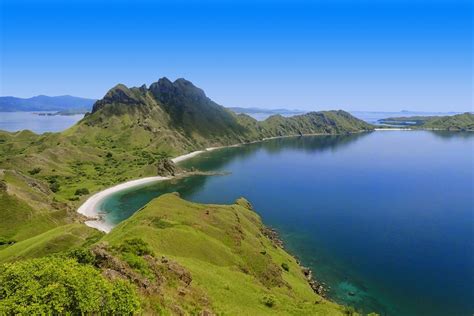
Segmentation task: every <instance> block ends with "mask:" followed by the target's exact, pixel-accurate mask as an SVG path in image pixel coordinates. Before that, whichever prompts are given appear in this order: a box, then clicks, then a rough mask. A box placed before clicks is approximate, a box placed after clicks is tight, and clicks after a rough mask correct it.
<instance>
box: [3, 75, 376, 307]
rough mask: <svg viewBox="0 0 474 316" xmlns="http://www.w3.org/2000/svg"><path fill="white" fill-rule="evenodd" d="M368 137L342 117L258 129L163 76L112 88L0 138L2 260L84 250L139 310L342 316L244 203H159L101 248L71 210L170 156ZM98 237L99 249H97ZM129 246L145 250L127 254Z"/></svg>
mask: <svg viewBox="0 0 474 316" xmlns="http://www.w3.org/2000/svg"><path fill="white" fill-rule="evenodd" d="M372 129H373V127H372V126H371V125H369V124H367V123H365V122H363V121H361V120H358V119H356V118H354V117H353V116H351V115H350V114H348V113H346V112H344V111H325V112H312V113H307V114H304V115H298V116H293V117H289V118H285V117H283V116H280V115H274V116H272V117H270V118H268V119H267V120H265V121H260V122H259V121H257V120H255V119H253V118H251V117H250V116H247V115H244V114H236V113H234V112H232V111H230V110H228V109H226V108H224V107H222V106H221V105H218V104H216V103H215V102H213V101H212V100H211V99H209V98H208V97H207V96H206V95H205V93H204V92H203V91H202V90H201V89H199V88H197V87H195V86H194V85H193V84H192V83H190V82H189V81H186V80H184V79H178V80H176V81H174V82H171V81H169V80H168V79H166V78H162V79H160V80H159V81H158V82H156V83H153V84H152V85H150V87H149V88H147V87H145V86H142V87H140V88H128V87H125V86H123V85H117V86H116V87H114V88H112V89H111V90H110V91H108V92H107V94H106V95H105V96H104V98H102V99H101V100H98V101H97V102H96V103H95V104H94V105H93V108H92V111H91V113H89V114H87V115H86V116H85V117H84V118H83V119H82V120H81V121H79V122H78V123H77V124H76V125H74V126H73V127H71V128H69V129H68V130H66V131H64V132H61V133H45V134H41V135H37V134H34V133H32V132H30V131H27V130H24V131H20V132H15V133H9V132H4V131H0V216H2V219H3V221H2V223H1V224H0V241H1V245H0V262H7V261H14V262H23V261H25V262H26V263H25V264H24V265H23V264H20V263H19V264H18V266H15V267H16V268H14V269H13V268H12V269H13V270H15V269H23V268H27V267H31V265H33V266H34V265H43V264H44V265H45V266H50V265H51V262H50V261H48V260H49V259H48V260H46V259H45V260H46V261H45V262H43V261H40V262H36V261H33V262H32V263H31V264H30V261H29V260H31V259H32V258H35V257H44V256H50V255H53V254H55V255H59V256H61V255H65V254H67V253H68V251H71V249H74V248H77V247H85V248H83V249H86V251H87V252H89V251H92V253H93V256H94V258H95V259H94V261H93V262H89V263H90V264H93V265H94V266H95V268H96V269H101V271H102V272H103V273H104V274H105V275H106V276H108V277H109V278H113V277H114V276H117V275H118V274H120V275H121V276H120V277H125V278H127V279H128V280H129V281H130V282H131V283H134V284H135V286H137V287H138V289H139V293H140V297H142V298H143V300H144V302H143V306H142V307H143V309H144V310H145V311H154V312H157V311H158V310H161V309H163V310H164V311H165V312H168V313H174V314H179V313H181V311H182V310H184V311H186V312H188V313H191V314H192V313H195V312H196V311H200V310H201V311H203V312H204V311H205V310H210V311H216V312H219V313H228V314H235V313H237V314H242V313H243V314H245V313H247V314H255V313H257V314H270V313H274V312H277V313H283V314H287V313H291V314H299V313H310V314H311V313H313V312H314V313H316V314H318V313H319V314H321V315H325V314H328V315H333V314H338V313H342V311H343V309H342V307H339V306H337V305H336V304H333V303H330V302H327V301H325V300H323V299H322V298H321V297H319V296H318V295H316V294H315V293H314V292H313V291H312V289H311V287H310V286H309V284H308V282H307V280H305V277H304V275H303V274H302V272H301V269H300V268H299V267H298V266H297V265H296V262H295V260H294V259H293V258H291V257H290V256H289V255H288V254H287V253H286V252H284V251H283V250H282V249H281V248H279V247H278V246H275V247H274V246H272V245H271V244H270V240H269V239H268V237H265V236H264V235H263V233H262V231H261V229H263V228H262V227H263V226H262V224H261V222H260V219H259V218H258V216H257V215H256V214H255V213H254V212H253V211H251V210H249V208H248V203H244V204H242V203H243V202H242V201H240V202H239V203H237V204H236V205H232V206H213V205H199V204H194V203H190V202H186V201H183V200H181V199H179V198H178V197H176V196H174V195H168V196H164V197H162V198H159V199H157V200H155V201H154V202H152V203H151V204H150V205H149V206H147V207H145V209H143V210H141V211H139V212H137V213H136V214H135V215H134V216H132V217H131V218H130V219H129V220H127V221H125V222H124V223H122V224H121V225H119V227H117V228H116V229H114V230H113V232H112V233H111V234H110V235H107V236H105V237H104V238H102V236H103V235H102V233H99V232H98V231H96V230H94V229H91V228H89V227H86V226H85V225H84V224H82V222H83V221H84V220H85V219H84V218H83V217H82V216H81V215H79V214H78V213H77V212H75V210H76V209H77V207H78V206H79V205H80V204H81V203H82V202H83V201H85V199H87V197H88V196H89V195H90V194H92V193H94V192H97V191H99V190H102V189H104V188H106V187H110V186H112V185H114V184H117V183H120V182H124V181H127V180H130V179H135V178H140V177H146V176H153V175H163V174H162V173H163V172H169V170H173V168H174V166H173V165H172V162H171V161H170V160H169V159H168V158H169V157H173V156H176V155H180V154H185V153H188V152H191V151H195V150H202V149H204V148H206V147H215V146H225V145H233V144H240V143H248V142H254V141H261V140H264V139H265V138H269V137H281V136H301V135H305V134H347V133H358V132H363V131H370V130H372ZM163 166H166V168H164V167H163ZM163 207H164V208H163ZM183 211H184V213H182V212H183ZM203 212H204V213H203ZM208 215H209V216H208ZM147 227H148V228H147ZM101 238H102V242H106V243H107V244H102V243H97V241H98V240H99V239H101ZM129 238H135V239H136V240H139V241H138V243H139V244H140V243H142V242H143V243H144V244H145V245H146V247H145V246H144V247H145V248H146V249H148V248H149V249H151V250H150V251H148V250H147V252H146V254H144V253H142V252H139V253H136V252H134V250H130V247H132V246H133V245H132V246H131V245H130V244H126V242H125V240H127V239H129ZM136 240H135V241H136ZM166 240H167V241H166ZM164 241H166V243H164ZM189 241H191V243H189ZM124 242H125V244H124ZM132 243H133V242H132ZM92 244H94V246H91V245H92ZM133 247H135V246H133ZM133 247H132V248H133ZM127 249H128V250H127ZM84 256H85V257H86V258H87V257H88V256H89V255H84ZM150 256H151V257H150ZM161 256H166V258H171V259H172V260H173V261H172V262H176V264H175V263H169V262H168V261H166V262H164V261H163V260H162V258H161ZM104 258H105V259H106V260H105V259H104ZM76 259H78V260H79V261H81V260H83V259H84V257H81V258H76ZM104 260H105V263H104ZM166 260H168V259H166ZM53 261H54V260H53ZM101 262H102V263H101ZM283 264H284V265H283ZM111 265H112V266H111ZM119 268H120V269H119ZM114 269H119V270H118V271H117V270H114ZM282 269H283V270H282ZM13 270H12V271H13ZM12 271H10V270H9V269H3V270H2V268H0V273H7V274H8V273H10V272H12ZM15 271H16V270H15ZM124 273H125V274H124ZM188 275H190V276H191V277H192V279H193V280H194V281H193V283H192V284H191V285H192V286H189V284H190V283H189V282H191V281H190V279H189V278H188V277H187V276H188ZM0 277H5V278H7V279H8V278H9V275H6V276H5V275H4V276H0ZM183 277H184V278H185V279H184V280H183V279H181V278H183ZM226 280H227V281H226ZM183 282H184V283H183ZM223 282H225V284H224V283H223ZM27 284H30V283H27ZM155 288H157V289H163V290H162V291H161V290H160V291H158V292H157V291H155ZM223 289H224V292H222V291H223ZM16 294H18V295H20V298H18V297H15V298H11V300H9V301H12V300H13V301H14V300H16V299H21V293H16ZM0 295H3V294H2V293H1V291H0ZM96 307H97V306H96ZM1 308H2V306H1V304H0V311H1ZM97 308H100V307H97ZM110 308H112V307H110ZM114 308H115V307H114Z"/></svg>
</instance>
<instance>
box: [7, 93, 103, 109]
mask: <svg viewBox="0 0 474 316" xmlns="http://www.w3.org/2000/svg"><path fill="white" fill-rule="evenodd" d="M95 101H96V100H94V99H86V98H79V97H73V96H70V95H62V96H56V97H50V96H46V95H38V96H35V97H32V98H17V97H10V96H8V97H0V112H19V111H28V112H31V111H61V112H64V113H74V112H81V113H84V112H87V111H90V109H91V108H92V104H93V103H94V102H95Z"/></svg>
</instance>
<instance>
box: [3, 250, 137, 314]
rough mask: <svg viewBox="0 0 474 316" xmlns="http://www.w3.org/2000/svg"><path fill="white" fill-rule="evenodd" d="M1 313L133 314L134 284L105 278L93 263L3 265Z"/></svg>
mask: <svg viewBox="0 0 474 316" xmlns="http://www.w3.org/2000/svg"><path fill="white" fill-rule="evenodd" d="M0 284H1V286H0V314H2V315H4V314H7V315H10V314H24V315H32V314H35V315H38V314H43V315H51V314H69V313H70V314H73V315H80V314H99V313H100V314H114V315H116V314H133V313H136V312H138V311H139V309H140V302H139V300H138V297H137V294H136V293H135V291H134V289H133V287H132V286H131V285H130V283H128V282H126V281H124V280H116V281H114V282H111V281H108V280H107V279H105V278H104V277H103V276H102V275H101V274H100V272H99V271H98V270H96V269H95V268H94V267H92V266H90V265H81V264H79V263H78V262H77V261H76V260H73V259H64V258H59V257H45V258H40V259H32V260H26V261H19V262H15V263H11V264H4V265H1V266H0Z"/></svg>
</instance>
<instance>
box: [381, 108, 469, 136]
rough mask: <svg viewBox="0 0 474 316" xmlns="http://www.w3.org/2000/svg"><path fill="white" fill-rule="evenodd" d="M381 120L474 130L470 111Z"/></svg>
mask: <svg viewBox="0 0 474 316" xmlns="http://www.w3.org/2000/svg"><path fill="white" fill-rule="evenodd" d="M379 122H380V123H381V124H387V125H397V126H405V127H410V128H415V129H433V130H448V131H474V114H473V113H469V112H466V113H463V114H456V115H446V116H411V117H389V118H386V119H382V120H379Z"/></svg>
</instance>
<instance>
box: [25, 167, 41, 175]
mask: <svg viewBox="0 0 474 316" xmlns="http://www.w3.org/2000/svg"><path fill="white" fill-rule="evenodd" d="M40 172H41V168H33V169H31V170H30V171H28V173H29V174H31V175H32V176H34V175H35V174H38V173H40Z"/></svg>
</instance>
